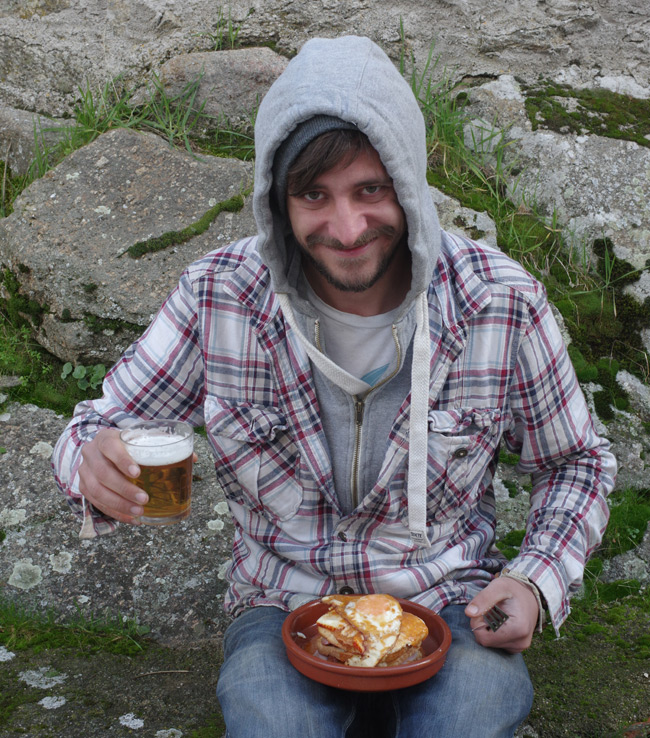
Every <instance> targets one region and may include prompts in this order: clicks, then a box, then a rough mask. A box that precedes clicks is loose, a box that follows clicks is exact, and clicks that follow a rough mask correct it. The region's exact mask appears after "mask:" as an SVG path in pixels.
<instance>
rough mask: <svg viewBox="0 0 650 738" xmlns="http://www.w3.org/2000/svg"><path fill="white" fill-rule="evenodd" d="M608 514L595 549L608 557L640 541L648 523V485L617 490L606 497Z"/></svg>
mask: <svg viewBox="0 0 650 738" xmlns="http://www.w3.org/2000/svg"><path fill="white" fill-rule="evenodd" d="M609 504H610V515H609V523H608V525H607V530H606V531H605V534H604V536H603V541H602V543H601V546H600V549H599V553H600V555H601V556H604V557H607V558H611V557H612V556H617V555H618V554H622V553H625V552H626V551H631V550H632V549H634V548H636V547H637V546H639V545H640V544H641V541H642V539H643V536H644V533H645V531H646V529H647V527H648V523H650V489H646V488H642V489H626V490H617V491H615V492H613V493H612V495H611V496H610V498H609Z"/></svg>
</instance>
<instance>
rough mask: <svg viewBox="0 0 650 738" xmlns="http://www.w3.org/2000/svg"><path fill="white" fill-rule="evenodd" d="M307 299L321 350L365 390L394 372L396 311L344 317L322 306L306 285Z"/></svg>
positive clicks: (395, 361) (318, 298)
mask: <svg viewBox="0 0 650 738" xmlns="http://www.w3.org/2000/svg"><path fill="white" fill-rule="evenodd" d="M306 281H307V280H305V282H306ZM307 297H308V299H309V302H310V303H311V304H312V305H313V306H314V308H315V309H316V312H317V313H318V315H319V322H320V340H321V349H322V351H323V352H324V353H325V354H326V355H327V356H328V357H329V358H330V359H331V360H332V361H333V362H334V363H335V364H338V366H340V367H341V368H342V369H345V371H347V372H349V373H350V374H352V376H353V377H357V379H361V380H362V381H363V382H365V383H366V384H367V385H368V387H373V386H374V385H375V384H377V383H378V382H380V381H381V380H382V379H384V378H385V377H387V376H389V375H390V374H391V373H392V372H393V371H394V370H395V368H396V366H397V349H396V347H395V340H394V338H393V333H392V325H393V322H394V320H395V317H396V316H397V313H398V310H399V308H395V310H391V311H390V312H388V313H382V314H381V315H370V316H367V317H366V316H362V315H354V314H353V313H343V312H341V311H340V310H336V308H333V307H332V306H331V305H328V304H327V303H326V302H323V300H321V299H320V297H318V295H317V294H316V293H315V292H314V290H313V289H312V288H311V286H310V285H309V283H307Z"/></svg>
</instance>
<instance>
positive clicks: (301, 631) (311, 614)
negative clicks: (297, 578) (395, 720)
mask: <svg viewBox="0 0 650 738" xmlns="http://www.w3.org/2000/svg"><path fill="white" fill-rule="evenodd" d="M397 599H398V602H399V603H400V605H401V606H402V609H403V610H405V611H406V612H410V613H413V615H417V616H418V617H420V618H422V620H424V622H425V623H426V625H427V628H428V629H429V635H428V636H427V637H426V638H425V639H424V641H423V643H422V652H423V653H424V656H423V658H421V659H418V660H417V661H411V662H410V663H408V664H401V665H400V666H375V667H363V666H346V665H345V664H339V663H335V662H333V661H328V660H326V659H325V658H323V657H322V656H317V655H312V654H310V653H307V651H305V650H304V648H303V645H305V644H306V643H307V642H308V641H309V640H310V639H311V638H312V637H313V636H315V635H316V633H317V628H316V621H317V620H318V618H319V617H320V616H321V615H323V614H324V613H325V612H327V610H328V609H329V608H328V606H327V605H325V604H323V603H322V602H321V601H320V600H314V601H313V602H308V603H307V604H306V605H303V606H302V607H299V608H298V609H297V610H294V611H293V612H292V613H290V614H289V615H287V618H286V620H285V621H284V625H283V626H282V638H283V640H284V645H285V646H286V649H287V656H288V657H289V661H290V662H291V663H292V664H293V666H295V668H296V669H298V671H299V672H300V673H301V674H304V675H305V676H307V677H309V678H310V679H313V680H314V681H316V682H320V683H321V684H327V685H329V686H330V687H338V688H339V689H348V690H352V691H355V692H382V691H386V690H393V689H401V688H402V687H410V686H412V685H414V684H419V683H420V682H424V681H425V680H427V679H429V678H430V677H432V676H433V675H434V674H436V673H437V672H438V671H439V670H440V669H441V668H442V665H443V664H444V663H445V658H446V657H447V651H448V650H449V646H450V645H451V631H450V630H449V626H448V625H447V623H445V621H444V620H443V619H442V618H441V617H440V616H439V615H436V613H434V612H432V611H431V610H429V609H427V608H426V607H424V606H423V605H417V604H415V603H414V602H409V601H408V600H401V599H399V598H397Z"/></svg>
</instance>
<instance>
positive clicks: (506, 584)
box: [465, 577, 538, 653]
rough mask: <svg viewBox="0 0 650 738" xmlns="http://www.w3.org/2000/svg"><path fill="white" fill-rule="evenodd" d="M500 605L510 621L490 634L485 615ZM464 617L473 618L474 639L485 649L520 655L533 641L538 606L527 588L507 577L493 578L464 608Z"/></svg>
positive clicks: (471, 626)
mask: <svg viewBox="0 0 650 738" xmlns="http://www.w3.org/2000/svg"><path fill="white" fill-rule="evenodd" d="M497 604H498V605H499V607H500V608H501V609H502V610H503V611H504V612H505V613H506V614H507V615H508V616H509V618H508V620H507V621H506V622H505V623H504V624H503V625H502V626H501V627H500V628H499V629H498V630H497V631H491V630H490V629H489V628H488V627H487V624H486V623H485V621H484V619H483V615H484V613H486V612H487V611H488V610H489V609H490V608H491V607H493V606H494V605H497ZM465 614H466V615H467V616H468V617H469V618H470V628H471V629H472V631H473V632H474V638H475V639H476V641H477V642H478V643H480V644H481V645H482V646H487V647H490V648H502V649H504V650H505V651H508V652H510V653H519V652H521V651H524V650H525V649H527V648H528V647H529V646H530V644H531V642H532V637H533V632H534V630H535V626H536V624H537V616H538V607H537V602H536V599H535V596H534V595H533V593H532V592H531V591H530V589H529V588H528V587H527V586H526V585H524V584H521V583H520V582H517V581H514V580H512V579H506V578H505V577H504V578H503V579H494V580H493V581H492V582H490V584H489V585H488V586H487V587H485V589H483V590H482V591H481V592H479V593H478V594H477V595H476V597H474V599H473V600H472V601H471V602H470V603H469V604H468V605H467V607H466V608H465Z"/></svg>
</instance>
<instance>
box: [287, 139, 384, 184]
mask: <svg viewBox="0 0 650 738" xmlns="http://www.w3.org/2000/svg"><path fill="white" fill-rule="evenodd" d="M372 150H373V148H372V144H371V143H370V141H369V140H368V137H367V136H366V134H365V133H361V131H355V130H347V129H337V130H335V131H327V133H323V134H321V135H320V136H318V137H317V138H315V139H314V140H313V141H311V142H310V143H308V144H307V146H305V148H304V149H303V150H302V151H301V152H300V154H298V156H297V157H296V158H295V160H294V162H293V163H292V164H291V166H290V167H289V171H288V173H287V191H288V193H289V194H290V195H298V194H300V193H301V192H305V191H307V190H308V189H309V187H310V185H311V184H312V183H313V182H314V181H315V180H316V179H317V178H318V177H320V175H321V174H323V173H324V172H329V171H330V170H331V169H334V167H337V166H343V167H346V166H348V165H350V164H351V163H352V162H353V161H354V160H355V159H356V158H357V157H358V156H359V154H361V153H363V152H365V151H372Z"/></svg>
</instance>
